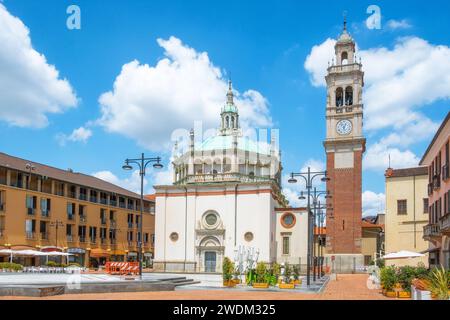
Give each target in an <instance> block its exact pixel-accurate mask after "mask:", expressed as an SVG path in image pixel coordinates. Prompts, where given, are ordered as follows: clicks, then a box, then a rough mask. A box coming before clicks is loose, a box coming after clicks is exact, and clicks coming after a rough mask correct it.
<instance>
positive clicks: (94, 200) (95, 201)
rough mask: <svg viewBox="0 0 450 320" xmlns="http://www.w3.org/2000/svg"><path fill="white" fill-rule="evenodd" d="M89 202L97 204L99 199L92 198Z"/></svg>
mask: <svg viewBox="0 0 450 320" xmlns="http://www.w3.org/2000/svg"><path fill="white" fill-rule="evenodd" d="M89 201H90V202H94V203H97V197H90V198H89Z"/></svg>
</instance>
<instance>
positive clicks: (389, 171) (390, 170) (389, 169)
mask: <svg viewBox="0 0 450 320" xmlns="http://www.w3.org/2000/svg"><path fill="white" fill-rule="evenodd" d="M393 174H394V169H392V168H387V169H386V172H385V173H384V176H385V177H386V178H390V177H392V175H393Z"/></svg>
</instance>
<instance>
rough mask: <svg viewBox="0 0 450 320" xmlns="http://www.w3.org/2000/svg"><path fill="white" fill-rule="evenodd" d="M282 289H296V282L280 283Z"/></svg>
mask: <svg viewBox="0 0 450 320" xmlns="http://www.w3.org/2000/svg"><path fill="white" fill-rule="evenodd" d="M279 288H280V289H295V284H294V283H280V284H279Z"/></svg>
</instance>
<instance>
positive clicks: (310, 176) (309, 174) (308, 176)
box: [288, 167, 329, 287]
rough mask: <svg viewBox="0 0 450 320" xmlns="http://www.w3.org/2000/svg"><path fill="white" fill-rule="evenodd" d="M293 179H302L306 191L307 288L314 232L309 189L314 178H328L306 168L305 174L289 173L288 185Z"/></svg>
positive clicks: (321, 173) (325, 174)
mask: <svg viewBox="0 0 450 320" xmlns="http://www.w3.org/2000/svg"><path fill="white" fill-rule="evenodd" d="M295 177H302V178H303V179H304V180H305V182H306V190H307V193H308V195H307V201H308V206H307V208H308V257H307V259H306V260H307V267H306V283H307V286H308V287H309V286H310V285H311V279H310V278H311V252H312V248H311V246H312V242H313V241H312V240H313V235H314V230H311V229H312V228H311V221H312V219H311V202H310V197H311V189H312V187H313V186H312V184H313V181H314V179H315V178H317V177H322V178H321V180H322V181H324V182H325V181H329V178H328V176H327V172H326V171H311V168H310V167H308V171H307V172H300V173H294V172H292V173H291V177H290V178H289V180H288V182H289V183H297V182H298V181H297V179H295Z"/></svg>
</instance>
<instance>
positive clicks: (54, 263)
mask: <svg viewBox="0 0 450 320" xmlns="http://www.w3.org/2000/svg"><path fill="white" fill-rule="evenodd" d="M45 265H46V266H47V267H58V266H59V264H58V263H56V262H55V261H47V263H46V264H45Z"/></svg>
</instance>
